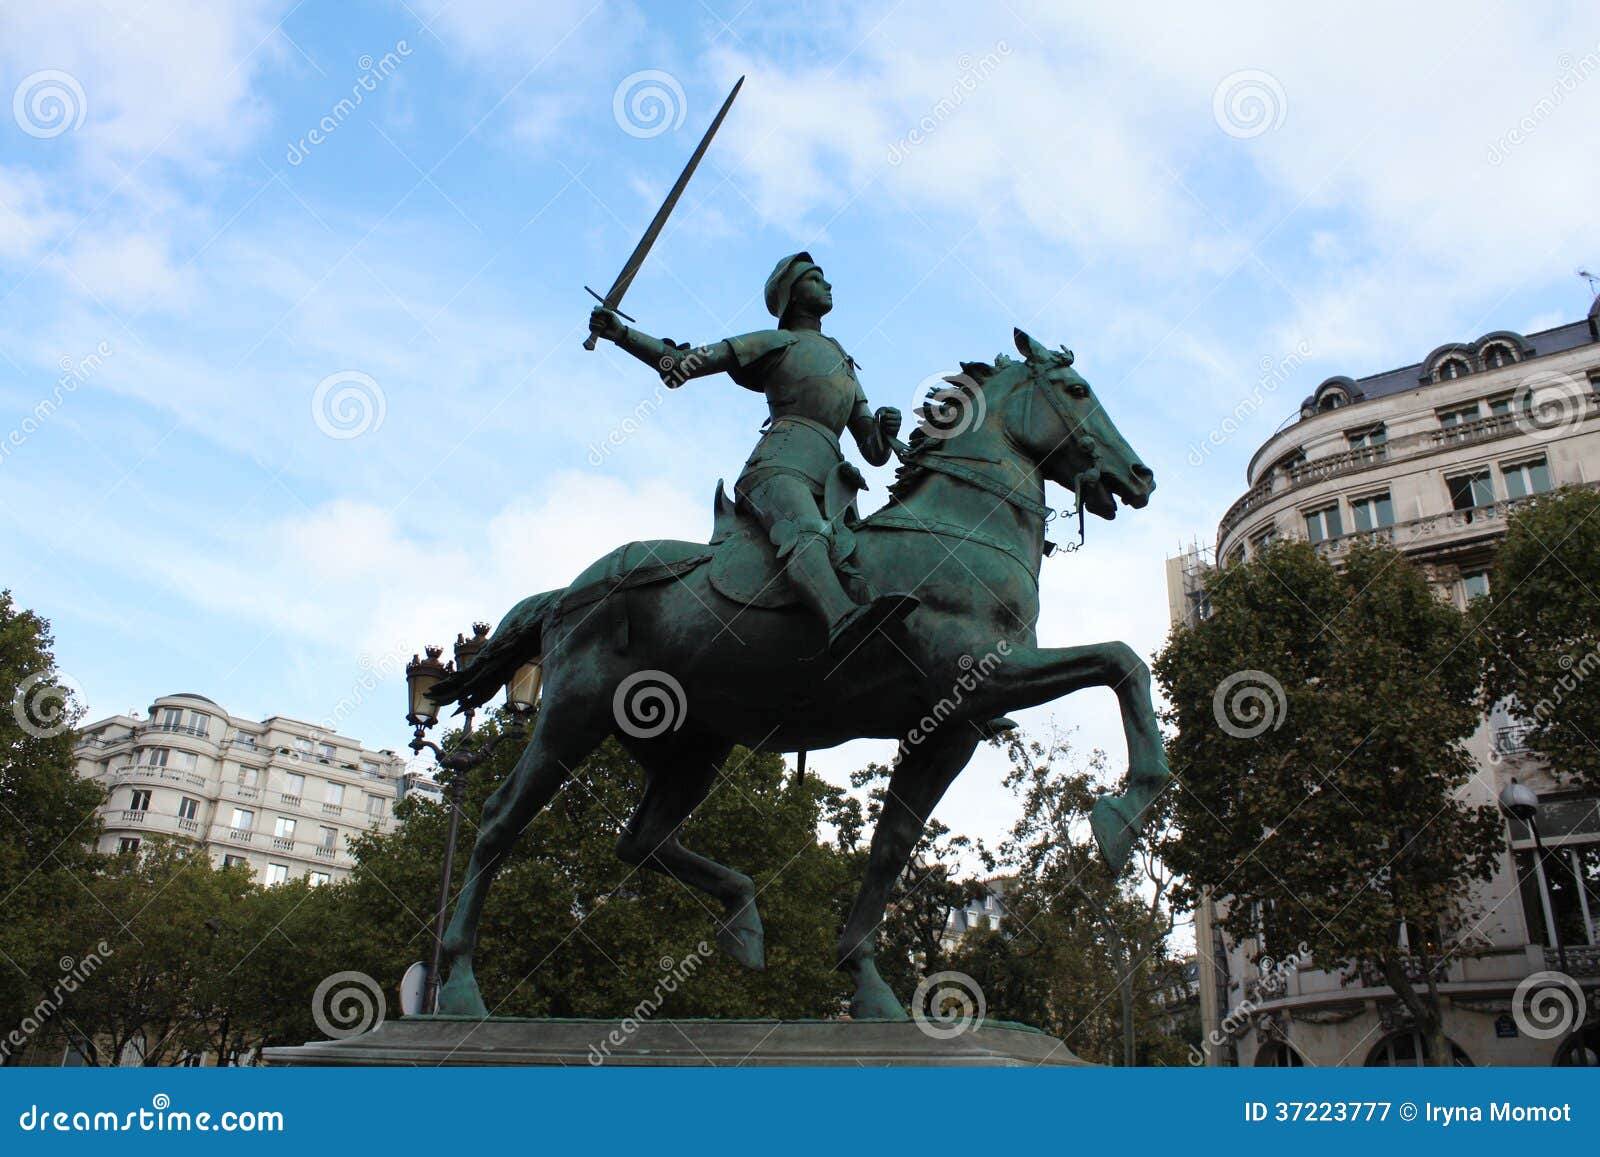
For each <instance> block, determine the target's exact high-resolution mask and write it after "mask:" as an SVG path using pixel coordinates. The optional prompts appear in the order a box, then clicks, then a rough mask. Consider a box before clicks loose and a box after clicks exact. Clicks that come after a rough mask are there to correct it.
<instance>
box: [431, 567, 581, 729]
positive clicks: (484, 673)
mask: <svg viewBox="0 0 1600 1157" xmlns="http://www.w3.org/2000/svg"><path fill="white" fill-rule="evenodd" d="M565 593H566V591H565V589H562V590H557V591H545V592H544V593H543V594H537V595H529V596H528V597H527V598H525V599H523V600H522V601H521V602H520V603H518V604H517V605H516V606H514V607H512V608H511V609H510V610H509V611H507V612H506V617H505V618H503V619H501V620H500V625H499V626H498V627H496V628H495V629H494V634H492V635H490V636H489V641H488V642H487V643H485V644H484V647H483V650H481V651H479V652H478V657H477V658H476V659H474V660H473V661H472V662H471V663H469V664H468V665H467V666H466V667H465V668H463V669H462V670H460V671H457V672H456V673H455V674H453V675H448V676H446V677H445V678H443V679H441V680H439V682H438V683H436V684H435V685H434V689H433V691H432V692H431V693H430V695H429V698H431V699H432V700H433V701H434V702H435V703H438V704H439V706H441V707H443V706H445V705H447V704H450V703H460V704H461V705H462V706H463V707H478V706H480V705H482V704H484V703H486V702H488V701H489V700H490V699H492V698H494V696H495V695H496V694H498V693H499V691H500V688H502V687H504V686H505V685H506V683H507V682H508V681H509V680H510V679H511V677H512V676H513V675H515V674H516V673H517V668H518V667H520V666H522V665H523V664H524V663H527V662H531V661H532V660H534V659H537V658H539V657H540V656H541V655H543V654H544V628H545V622H546V619H547V617H548V615H549V613H550V611H551V610H553V609H554V608H555V606H556V603H557V602H558V601H559V600H560V598H561V596H562V595H563V594H565Z"/></svg>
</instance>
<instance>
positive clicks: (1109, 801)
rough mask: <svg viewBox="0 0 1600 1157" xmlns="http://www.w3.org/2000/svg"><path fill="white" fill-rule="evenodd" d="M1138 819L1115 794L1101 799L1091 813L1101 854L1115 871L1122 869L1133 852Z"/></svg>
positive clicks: (1092, 825) (1090, 826) (1091, 821)
mask: <svg viewBox="0 0 1600 1157" xmlns="http://www.w3.org/2000/svg"><path fill="white" fill-rule="evenodd" d="M1136 820H1137V817H1135V816H1130V815H1129V814H1128V806H1127V804H1125V803H1123V802H1122V800H1121V799H1120V798H1117V797H1115V796H1105V797H1104V798H1102V799H1100V800H1099V801H1098V802H1097V803H1096V804H1095V805H1094V810H1093V811H1091V812H1090V813H1089V828H1090V830H1091V831H1093V832H1094V839H1095V842H1096V843H1097V844H1099V845H1100V854H1101V856H1103V857H1105V861H1106V863H1107V864H1109V865H1111V870H1112V871H1114V872H1120V871H1122V869H1123V868H1124V867H1125V866H1126V865H1127V863H1128V857H1129V856H1131V855H1132V854H1133V839H1134V835H1135V834H1136V832H1137V828H1136V826H1135V824H1136Z"/></svg>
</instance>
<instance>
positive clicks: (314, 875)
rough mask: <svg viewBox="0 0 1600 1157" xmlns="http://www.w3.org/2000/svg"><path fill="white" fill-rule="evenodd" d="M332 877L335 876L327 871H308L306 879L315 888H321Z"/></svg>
mask: <svg viewBox="0 0 1600 1157" xmlns="http://www.w3.org/2000/svg"><path fill="white" fill-rule="evenodd" d="M332 879H333V877H332V876H330V875H329V874H328V873H327V872H308V873H307V874H306V881H307V882H308V883H309V884H310V885H311V886H312V887H313V888H320V887H322V885H324V884H326V883H328V882H329V881H330V880H332Z"/></svg>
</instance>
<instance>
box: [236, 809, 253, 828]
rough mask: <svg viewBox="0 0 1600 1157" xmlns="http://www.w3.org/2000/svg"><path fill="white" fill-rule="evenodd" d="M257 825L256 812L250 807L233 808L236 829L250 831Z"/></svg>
mask: <svg viewBox="0 0 1600 1157" xmlns="http://www.w3.org/2000/svg"><path fill="white" fill-rule="evenodd" d="M255 826H256V813H255V812H253V811H251V810H250V809H249V808H242V807H236V808H234V809H233V827H234V830H235V831H241V832H248V831H250V830H251V829H252V828H254V827H255Z"/></svg>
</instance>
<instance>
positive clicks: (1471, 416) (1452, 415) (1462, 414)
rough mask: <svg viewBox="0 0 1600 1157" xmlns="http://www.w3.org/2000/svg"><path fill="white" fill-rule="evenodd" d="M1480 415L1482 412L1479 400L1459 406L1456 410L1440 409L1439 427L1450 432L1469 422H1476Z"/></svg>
mask: <svg viewBox="0 0 1600 1157" xmlns="http://www.w3.org/2000/svg"><path fill="white" fill-rule="evenodd" d="M1479 417H1480V414H1479V412H1478V403H1477V402H1473V403H1472V405H1470V406H1461V407H1458V408H1457V409H1454V410H1440V411H1439V428H1440V429H1441V430H1444V431H1445V432H1446V433H1448V432H1449V431H1451V430H1455V429H1458V428H1459V427H1461V426H1465V425H1466V424H1467V423H1469V422H1476V421H1477V420H1478V418H1479Z"/></svg>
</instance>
